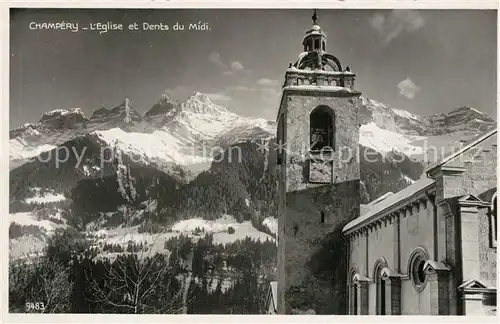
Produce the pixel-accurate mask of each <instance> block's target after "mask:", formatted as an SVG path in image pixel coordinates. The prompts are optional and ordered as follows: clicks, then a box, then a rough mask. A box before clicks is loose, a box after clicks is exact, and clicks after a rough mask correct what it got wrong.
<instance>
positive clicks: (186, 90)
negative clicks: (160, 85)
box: [164, 86, 232, 102]
mask: <svg viewBox="0 0 500 324" xmlns="http://www.w3.org/2000/svg"><path fill="white" fill-rule="evenodd" d="M196 91H199V89H194V88H191V87H186V86H177V87H175V88H169V89H166V90H165V91H164V93H166V94H168V96H169V97H170V98H172V99H173V100H177V101H181V102H182V101H184V100H186V99H187V98H189V97H190V96H191V95H192V94H193V93H194V92H196ZM202 93H203V94H206V95H207V96H208V97H209V98H210V99H211V100H214V101H231V100H232V98H231V96H229V95H228V94H226V93H225V92H224V91H220V92H214V93H207V92H202Z"/></svg>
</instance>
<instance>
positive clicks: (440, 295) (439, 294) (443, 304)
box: [425, 267, 450, 315]
mask: <svg viewBox="0 0 500 324" xmlns="http://www.w3.org/2000/svg"><path fill="white" fill-rule="evenodd" d="M425 271H426V275H427V284H428V285H429V289H430V303H431V305H430V306H431V307H430V309H431V315H450V309H449V302H450V301H449V269H446V268H445V267H440V268H437V267H426V270H425Z"/></svg>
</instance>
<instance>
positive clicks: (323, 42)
mask: <svg viewBox="0 0 500 324" xmlns="http://www.w3.org/2000/svg"><path fill="white" fill-rule="evenodd" d="M322 48H323V51H324V50H325V41H323V47H322Z"/></svg>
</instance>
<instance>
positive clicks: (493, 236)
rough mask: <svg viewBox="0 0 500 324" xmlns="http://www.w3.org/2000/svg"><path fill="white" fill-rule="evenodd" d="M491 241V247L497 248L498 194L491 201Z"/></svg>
mask: <svg viewBox="0 0 500 324" xmlns="http://www.w3.org/2000/svg"><path fill="white" fill-rule="evenodd" d="M490 241H491V247H496V246H497V193H496V192H495V194H494V195H493V198H492V199H491V208H490Z"/></svg>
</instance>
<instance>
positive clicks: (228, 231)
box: [227, 226, 236, 234]
mask: <svg viewBox="0 0 500 324" xmlns="http://www.w3.org/2000/svg"><path fill="white" fill-rule="evenodd" d="M234 232H236V231H235V230H234V228H232V227H231V226H229V227H228V228H227V233H228V234H234Z"/></svg>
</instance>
